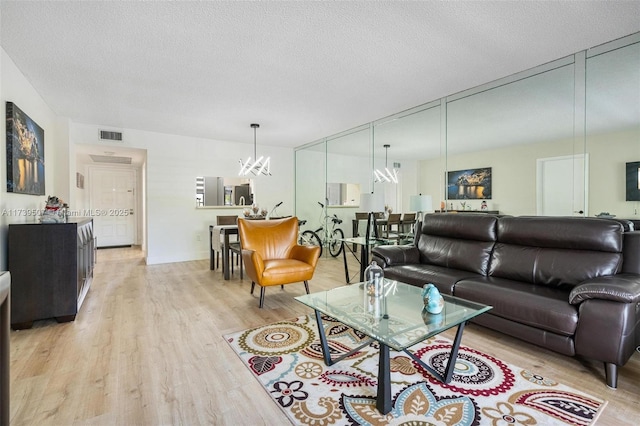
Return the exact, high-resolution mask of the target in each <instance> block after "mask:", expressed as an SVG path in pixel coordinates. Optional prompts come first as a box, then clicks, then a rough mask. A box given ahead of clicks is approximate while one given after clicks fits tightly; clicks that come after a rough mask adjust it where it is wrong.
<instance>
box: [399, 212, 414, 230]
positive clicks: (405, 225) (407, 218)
mask: <svg viewBox="0 0 640 426" xmlns="http://www.w3.org/2000/svg"><path fill="white" fill-rule="evenodd" d="M415 224H416V214H415V213H402V220H401V221H400V229H401V231H402V233H403V234H409V233H413V227H414V226H415Z"/></svg>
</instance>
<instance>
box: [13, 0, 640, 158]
mask: <svg viewBox="0 0 640 426" xmlns="http://www.w3.org/2000/svg"><path fill="white" fill-rule="evenodd" d="M0 20H1V22H0V24H1V34H0V35H1V43H2V47H3V48H4V50H5V51H6V52H7V54H8V55H9V56H10V57H11V58H12V59H13V61H14V62H15V63H16V65H17V66H18V68H19V69H20V70H21V71H22V72H23V74H25V76H26V77H27V78H28V79H29V81H30V82H31V83H32V84H33V86H34V87H35V88H36V90H37V91H38V92H39V93H40V94H41V96H42V97H43V98H44V100H45V101H46V102H47V103H48V104H49V105H50V107H51V108H52V109H53V110H54V111H55V112H56V113H57V114H59V115H61V116H65V117H69V118H70V119H72V120H73V121H76V122H81V123H92V124H99V125H102V126H108V127H114V128H135V129H143V130H152V131H157V132H163V133H170V134H180V135H187V136H196V137H204V138H211V139H219V140H229V141H238V142H245V143H252V142H253V133H252V130H251V129H250V127H249V124H250V123H254V122H256V123H260V125H261V126H260V130H259V133H258V138H257V139H258V144H259V145H279V146H298V145H302V144H305V143H308V142H311V141H314V140H317V139H319V138H322V137H325V136H328V135H331V134H334V133H337V132H340V131H343V130H345V129H348V128H351V127H354V126H357V125H360V124H364V123H366V122H369V121H373V120H376V119H380V118H382V117H385V116H387V115H390V114H393V113H395V112H398V111H401V110H404V109H407V108H411V107H413V106H416V105H419V104H422V103H424V102H427V101H430V100H434V99H437V98H440V97H442V96H446V95H449V94H453V93H456V92H459V91H461V90H464V89H468V88H471V87H474V86H476V85H479V84H482V83H486V82H489V81H492V80H495V79H498V78H501V77H503V76H507V75H510V74H513V73H515V72H519V71H522V70H525V69H528V68H531V67H533V66H536V65H539V64H542V63H545V62H549V61H551V60H554V59H557V58H560V57H563V56H566V55H569V54H572V53H574V52H577V51H580V50H583V49H586V48H589V47H592V46H595V45H598V44H601V43H603V42H606V41H609V40H612V39H615V38H619V37H622V36H625V35H628V34H631V33H634V32H637V31H640V1H616V2H610V1H566V2H565V1H526V2H525V1H498V2H492V1H484V2H477V1H471V2H467V1H458V2H436V1H424V2H386V1H383V2H336V1H327V2H322V1H314V2H306V1H303V2H268V1H263V2H234V1H228V2H207V1H203V2H159V1H146V2H118V1H116V2H57V1H56V2H53V1H51V2H49V1H46V2H45V1H33V2H22V1H20V2H14V1H7V0H2V1H1V2H0Z"/></svg>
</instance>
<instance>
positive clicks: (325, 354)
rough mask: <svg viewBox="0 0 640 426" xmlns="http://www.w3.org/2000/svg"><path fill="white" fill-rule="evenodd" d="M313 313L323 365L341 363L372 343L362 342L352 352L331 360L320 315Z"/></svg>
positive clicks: (318, 312)
mask: <svg viewBox="0 0 640 426" xmlns="http://www.w3.org/2000/svg"><path fill="white" fill-rule="evenodd" d="M315 313H316V324H318V334H319V336H320V346H321V347H322V356H323V358H324V363H325V364H327V365H333V364H335V363H336V362H339V361H342V360H343V359H345V358H346V357H349V356H351V355H353V354H354V353H356V352H358V351H359V350H360V349H362V348H364V347H365V346H369V345H370V344H371V342H373V341H374V339H368V340H367V341H366V342H364V343H363V344H361V345H360V346H358V347H357V348H355V349H353V350H352V351H350V352H348V353H346V354H343V355H341V356H339V357H338V358H336V359H332V358H331V352H330V351H329V344H328V343H327V336H326V334H325V333H324V327H323V326H322V314H321V313H320V311H315Z"/></svg>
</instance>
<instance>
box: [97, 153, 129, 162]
mask: <svg viewBox="0 0 640 426" xmlns="http://www.w3.org/2000/svg"><path fill="white" fill-rule="evenodd" d="M89 157H91V159H92V160H93V162H94V163H111V164H131V157H118V156H115V155H94V154H89Z"/></svg>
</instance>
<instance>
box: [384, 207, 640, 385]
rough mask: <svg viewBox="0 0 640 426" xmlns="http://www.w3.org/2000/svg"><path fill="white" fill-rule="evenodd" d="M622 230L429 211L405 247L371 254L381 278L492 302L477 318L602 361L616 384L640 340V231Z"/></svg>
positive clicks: (613, 224) (615, 225)
mask: <svg viewBox="0 0 640 426" xmlns="http://www.w3.org/2000/svg"><path fill="white" fill-rule="evenodd" d="M629 229H633V225H631V227H629V226H623V223H621V221H614V220H608V219H597V218H570V217H508V216H504V217H498V216H493V215H485V214H473V213H469V214H467V213H461V214H430V215H426V216H425V218H424V220H423V222H422V224H421V226H419V227H418V230H417V232H416V239H415V243H414V244H413V245H406V246H380V247H375V248H374V249H373V250H372V252H373V260H376V261H377V262H378V263H379V264H380V265H381V266H382V267H383V268H384V273H385V277H386V278H390V279H395V280H398V281H402V282H406V283H410V284H413V285H416V286H422V285H424V284H425V283H433V284H435V285H436V286H437V287H438V289H439V290H440V291H441V292H444V293H447V294H452V295H454V296H458V297H462V298H464V299H468V300H473V301H476V302H480V303H484V304H487V305H491V306H493V309H492V310H490V311H489V312H487V313H485V314H483V315H480V316H478V317H477V318H476V319H474V322H476V323H478V324H481V325H484V326H486V327H489V328H492V329H495V330H498V331H501V332H503V333H506V334H508V335H511V336H514V337H517V338H520V339H523V340H526V341H527V342H530V343H534V344H537V345H539V346H542V347H545V348H548V349H551V350H553V351H556V352H559V353H562V354H565V355H570V356H582V357H586V358H591V359H595V360H599V361H602V362H604V364H605V376H606V382H607V385H608V386H610V387H612V388H615V387H616V386H617V378H618V367H620V366H623V365H624V364H625V363H626V362H627V361H628V360H629V358H630V357H631V355H632V354H633V353H634V351H635V348H636V346H638V345H639V344H640V324H639V322H640V231H630V230H629ZM625 230H626V231H625ZM514 350H517V348H514Z"/></svg>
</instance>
